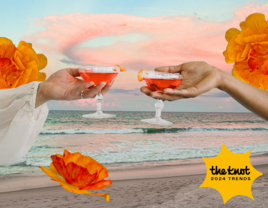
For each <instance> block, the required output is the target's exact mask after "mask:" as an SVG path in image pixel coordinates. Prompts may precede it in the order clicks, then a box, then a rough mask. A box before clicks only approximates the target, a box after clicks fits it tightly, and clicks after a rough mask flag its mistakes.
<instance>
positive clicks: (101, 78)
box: [79, 71, 118, 85]
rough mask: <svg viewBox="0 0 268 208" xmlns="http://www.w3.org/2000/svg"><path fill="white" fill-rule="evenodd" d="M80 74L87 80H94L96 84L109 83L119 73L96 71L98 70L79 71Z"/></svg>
mask: <svg viewBox="0 0 268 208" xmlns="http://www.w3.org/2000/svg"><path fill="white" fill-rule="evenodd" d="M79 74H80V76H81V77H82V78H83V79H84V80H85V81H86V82H94V83H95V85H97V84H99V83H100V82H106V84H109V83H110V82H111V81H112V80H113V79H114V78H115V77H116V76H117V74H118V73H96V72H81V71H80V72H79Z"/></svg>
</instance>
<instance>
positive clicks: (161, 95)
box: [149, 92, 184, 101]
mask: <svg viewBox="0 0 268 208" xmlns="http://www.w3.org/2000/svg"><path fill="white" fill-rule="evenodd" d="M149 96H151V97H152V98H154V99H161V100H168V101H174V100H179V99H182V98H184V97H181V96H177V95H168V94H164V93H160V92H151V93H150V95H149Z"/></svg>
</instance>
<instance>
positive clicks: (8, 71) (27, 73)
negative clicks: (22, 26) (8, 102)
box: [0, 37, 47, 89]
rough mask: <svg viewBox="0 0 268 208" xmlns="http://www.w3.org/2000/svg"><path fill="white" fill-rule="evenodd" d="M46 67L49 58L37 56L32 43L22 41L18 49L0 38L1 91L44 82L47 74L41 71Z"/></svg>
mask: <svg viewBox="0 0 268 208" xmlns="http://www.w3.org/2000/svg"><path fill="white" fill-rule="evenodd" d="M46 65H47V58H46V57H45V56H44V55H43V54H36V53H35V51H34V50H33V48H32V44H31V43H26V42H24V41H20V43H19V45H18V47H17V48H16V47H15V45H14V44H13V43H12V41H11V40H9V39H7V38H3V37H2V38H1V37H0V89H6V88H15V87H18V86H20V85H23V84H27V83H29V82H32V81H44V80H45V79H46V74H45V73H43V72H39V70H41V69H43V68H45V66H46Z"/></svg>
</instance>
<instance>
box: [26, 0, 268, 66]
mask: <svg viewBox="0 0 268 208" xmlns="http://www.w3.org/2000/svg"><path fill="white" fill-rule="evenodd" d="M253 12H263V13H267V12H268V4H266V5H262V6H259V5H258V4H255V3H251V4H249V5H246V6H243V7H241V8H240V9H238V10H236V11H234V16H233V17H232V18H231V19H230V20H227V21H223V22H216V21H209V20H203V19H200V18H197V17H196V16H194V15H193V16H190V15H188V16H187V15H173V16H168V15H166V16H159V17H139V16H133V15H127V14H85V13H72V14H66V15H57V16H48V17H44V18H42V19H41V21H40V22H37V24H38V25H39V26H41V27H43V31H38V32H36V33H34V34H32V35H30V36H28V38H29V39H31V41H34V42H35V45H36V46H37V47H39V48H41V49H43V50H45V51H47V52H49V51H58V52H59V53H61V54H63V55H64V58H63V59H61V61H62V62H64V63H66V64H77V65H81V64H93V65H94V64H96V65H114V64H121V65H123V66H125V67H128V68H131V69H136V70H138V69H141V68H145V67H147V68H150V67H151V68H154V67H156V66H161V65H177V64H180V63H183V62H188V61H198V60H202V61H206V62H208V63H210V64H212V65H215V66H217V67H219V68H222V69H224V70H227V71H228V70H230V69H231V68H232V65H228V64H226V63H225V61H224V57H223V54H222V52H223V51H224V50H225V48H226V46H227V42H226V40H225V38H224V36H225V32H226V31H227V30H228V29H229V28H231V27H235V28H239V23H240V22H241V21H243V20H245V18H246V17H247V16H248V15H249V14H251V13H253ZM137 34H138V36H137ZM126 35H129V36H128V37H129V40H128V39H126V38H125V36H126ZM136 36H137V37H136ZM123 37H124V38H123ZM131 37H133V38H131ZM98 38H99V46H90V43H91V42H92V41H95V42H96V41H97V42H98ZM100 38H102V39H100ZM103 38H104V39H103ZM105 38H108V39H105ZM44 40H45V43H46V44H44V43H43V42H44ZM101 42H105V43H106V44H102V43H101Z"/></svg>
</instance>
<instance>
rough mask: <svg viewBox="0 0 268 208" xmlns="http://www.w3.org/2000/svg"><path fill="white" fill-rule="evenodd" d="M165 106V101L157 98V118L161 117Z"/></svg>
mask: <svg viewBox="0 0 268 208" xmlns="http://www.w3.org/2000/svg"><path fill="white" fill-rule="evenodd" d="M163 107H164V103H163V101H162V100H159V99H157V102H156V103H155V109H156V113H155V118H161V110H162V108H163Z"/></svg>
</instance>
